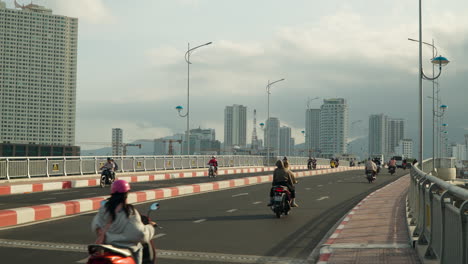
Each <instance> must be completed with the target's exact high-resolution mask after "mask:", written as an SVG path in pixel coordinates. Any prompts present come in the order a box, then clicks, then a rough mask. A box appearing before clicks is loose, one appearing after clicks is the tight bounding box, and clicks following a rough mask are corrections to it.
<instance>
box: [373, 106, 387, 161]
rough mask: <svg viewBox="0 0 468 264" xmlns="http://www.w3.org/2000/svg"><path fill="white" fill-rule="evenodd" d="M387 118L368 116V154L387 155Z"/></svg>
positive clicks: (381, 115)
mask: <svg viewBox="0 0 468 264" xmlns="http://www.w3.org/2000/svg"><path fill="white" fill-rule="evenodd" d="M387 125H388V117H387V116H386V115H384V114H379V115H371V116H369V154H370V155H387V147H388V128H387Z"/></svg>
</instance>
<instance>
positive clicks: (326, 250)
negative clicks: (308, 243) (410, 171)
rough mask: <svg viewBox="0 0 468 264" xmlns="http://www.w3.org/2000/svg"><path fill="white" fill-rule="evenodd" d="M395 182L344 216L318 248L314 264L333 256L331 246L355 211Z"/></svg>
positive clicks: (321, 262)
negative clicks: (318, 254)
mask: <svg viewBox="0 0 468 264" xmlns="http://www.w3.org/2000/svg"><path fill="white" fill-rule="evenodd" d="M395 183H396V181H394V182H391V183H389V184H387V185H385V186H384V187H382V188H380V189H378V190H375V191H374V192H372V193H371V194H369V195H367V196H366V198H364V199H362V200H361V201H360V202H359V203H358V204H357V205H356V206H355V207H354V208H353V209H351V210H350V211H349V212H348V213H347V214H346V216H345V218H344V219H343V220H342V221H341V223H340V224H339V225H338V227H337V228H336V229H335V231H334V232H333V234H331V236H330V237H329V238H328V240H327V241H326V242H325V243H324V244H323V245H322V246H321V248H320V256H319V259H318V262H317V263H316V264H327V263H328V260H329V259H330V257H331V255H332V254H333V249H332V245H333V244H334V243H335V240H336V239H337V238H338V237H339V236H340V233H341V232H342V231H343V229H344V228H345V226H346V225H347V224H348V222H349V221H350V220H351V218H352V217H353V215H355V214H356V211H357V210H359V209H360V208H361V206H362V205H363V204H364V203H365V202H366V201H367V200H368V199H369V198H371V197H372V196H374V195H375V194H377V193H378V192H380V191H382V190H384V189H385V188H388V187H389V186H391V185H393V184H395Z"/></svg>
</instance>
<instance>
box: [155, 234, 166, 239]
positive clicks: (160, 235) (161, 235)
mask: <svg viewBox="0 0 468 264" xmlns="http://www.w3.org/2000/svg"><path fill="white" fill-rule="evenodd" d="M165 235H166V234H164V233H161V234H157V235H155V236H154V238H158V237H163V236H165Z"/></svg>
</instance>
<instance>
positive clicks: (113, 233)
mask: <svg viewBox="0 0 468 264" xmlns="http://www.w3.org/2000/svg"><path fill="white" fill-rule="evenodd" d="M129 191H130V185H129V184H128V182H126V181H124V180H117V181H115V182H114V183H113V184H112V187H111V197H110V198H108V199H107V202H106V204H105V205H104V206H102V207H101V208H100V209H99V211H98V213H97V215H96V216H95V217H94V219H93V222H92V224H91V228H92V231H93V232H96V235H97V236H98V238H97V240H96V244H110V245H112V246H114V247H118V248H126V249H130V250H131V252H132V255H133V258H134V259H135V263H136V264H141V263H142V259H143V257H142V254H143V251H142V248H143V247H142V244H141V243H149V241H150V240H151V238H152V237H153V236H154V233H155V228H154V227H155V226H156V223H155V222H152V221H150V222H149V224H148V225H144V224H143V222H142V221H141V216H140V214H139V213H138V211H137V210H136V209H135V208H134V207H133V206H132V205H131V204H128V203H127V196H128V192H129Z"/></svg>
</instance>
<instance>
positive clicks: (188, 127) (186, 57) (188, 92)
mask: <svg viewBox="0 0 468 264" xmlns="http://www.w3.org/2000/svg"><path fill="white" fill-rule="evenodd" d="M212 43H213V42H207V43H205V44H202V45H199V46H196V47H195V48H190V43H188V44H187V52H186V53H185V61H186V62H187V112H186V113H185V115H182V114H181V111H182V109H183V107H182V106H180V105H179V106H177V107H176V110H177V111H178V113H179V116H180V117H187V132H186V142H187V155H190V64H192V63H191V62H190V54H191V53H192V52H193V51H194V50H196V49H198V48H201V47H203V46H208V45H210V44H212Z"/></svg>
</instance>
